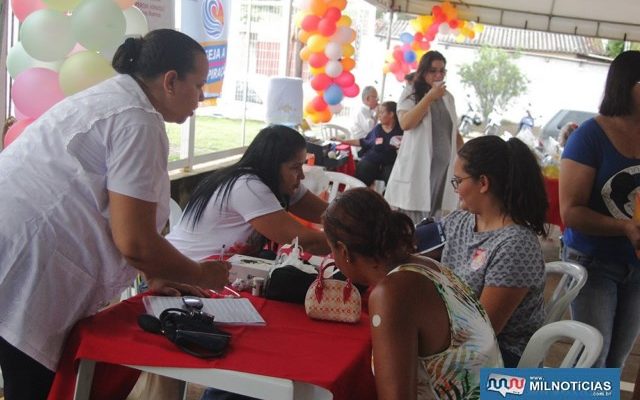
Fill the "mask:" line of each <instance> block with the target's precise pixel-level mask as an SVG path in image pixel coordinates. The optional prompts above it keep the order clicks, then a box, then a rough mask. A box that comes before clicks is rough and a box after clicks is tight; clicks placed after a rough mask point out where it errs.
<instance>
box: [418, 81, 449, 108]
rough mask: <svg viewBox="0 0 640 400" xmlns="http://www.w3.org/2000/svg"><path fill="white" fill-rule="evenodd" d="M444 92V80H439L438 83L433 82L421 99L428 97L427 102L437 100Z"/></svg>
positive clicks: (445, 87) (445, 86)
mask: <svg viewBox="0 0 640 400" xmlns="http://www.w3.org/2000/svg"><path fill="white" fill-rule="evenodd" d="M446 92H447V85H445V83H444V82H440V83H438V82H434V83H433V86H431V89H429V91H428V92H427V94H426V95H425V96H424V97H423V99H424V98H427V97H428V101H429V103H431V102H433V101H435V100H438V99H439V98H441V97H442V96H444V94H445V93H446Z"/></svg>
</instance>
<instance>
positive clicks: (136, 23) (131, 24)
mask: <svg viewBox="0 0 640 400" xmlns="http://www.w3.org/2000/svg"><path fill="white" fill-rule="evenodd" d="M122 13H123V14H124V19H125V21H126V26H127V29H126V31H125V33H124V35H125V36H126V37H129V36H144V35H146V34H147V33H148V32H149V24H148V23H147V17H145V16H144V14H143V13H142V11H140V9H139V8H138V7H136V6H131V7H129V8H125V9H124V10H122Z"/></svg>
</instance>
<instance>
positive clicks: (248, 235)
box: [167, 125, 329, 260]
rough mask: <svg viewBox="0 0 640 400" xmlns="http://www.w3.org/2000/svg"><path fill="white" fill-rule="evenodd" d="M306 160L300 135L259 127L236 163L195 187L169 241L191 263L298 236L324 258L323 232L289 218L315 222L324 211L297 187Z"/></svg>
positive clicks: (322, 205) (321, 204)
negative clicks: (268, 241) (188, 258)
mask: <svg viewBox="0 0 640 400" xmlns="http://www.w3.org/2000/svg"><path fill="white" fill-rule="evenodd" d="M305 159H306V142H305V140H304V138H303V137H302V135H300V133H298V132H297V131H295V130H293V129H291V128H288V127H286V126H282V125H271V126H268V127H266V128H264V129H262V130H261V131H260V133H258V135H257V136H256V138H255V139H254V140H253V142H251V144H250V145H249V147H248V148H247V151H246V152H245V153H244V155H243V156H242V158H241V159H240V161H238V162H237V163H235V164H233V165H231V166H229V167H226V168H223V169H220V170H218V171H215V172H214V173H212V174H211V175H209V176H208V177H207V178H205V179H204V180H203V181H202V182H201V183H200V184H199V185H198V187H196V189H195V191H194V192H193V195H192V196H191V199H190V200H189V203H188V204H187V207H186V208H185V211H184V213H183V215H182V218H181V220H180V223H179V224H178V225H177V226H175V227H174V228H172V230H171V232H170V233H169V235H168V236H167V239H168V240H169V241H170V242H171V243H172V244H173V245H174V246H176V247H177V248H178V249H179V250H180V251H182V253H183V254H185V255H186V256H188V257H190V258H192V259H194V260H201V259H204V258H207V257H210V256H215V255H218V254H221V253H222V252H223V251H226V252H227V253H239V254H246V255H256V254H258V253H259V252H260V251H261V250H262V248H263V247H264V245H265V243H266V241H267V240H270V241H273V242H276V243H279V244H284V243H289V242H291V241H292V240H293V239H294V238H295V237H296V236H297V237H298V239H299V243H300V244H301V245H302V247H303V248H304V250H305V251H308V252H311V253H314V254H327V253H328V252H329V247H328V244H327V241H326V238H325V235H324V233H323V232H321V231H318V230H315V229H312V228H308V227H306V226H304V225H302V224H301V223H299V222H298V221H296V219H295V218H294V217H293V216H291V214H294V215H296V216H298V217H300V218H303V219H305V220H307V221H311V222H316V223H319V222H320V216H321V215H322V213H323V212H324V210H325V209H326V208H327V203H326V202H325V201H323V200H322V199H320V198H319V197H318V196H316V195H314V194H313V193H311V192H310V191H308V190H307V189H306V188H305V187H304V185H302V184H301V183H300V181H301V180H302V179H304V173H303V172H302V165H303V164H304V163H305ZM290 213H291V214H290Z"/></svg>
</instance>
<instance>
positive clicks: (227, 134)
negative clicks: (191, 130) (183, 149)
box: [166, 116, 265, 161]
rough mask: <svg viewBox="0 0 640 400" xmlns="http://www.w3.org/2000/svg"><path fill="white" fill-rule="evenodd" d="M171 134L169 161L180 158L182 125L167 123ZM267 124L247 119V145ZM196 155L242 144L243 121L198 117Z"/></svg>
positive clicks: (168, 131)
mask: <svg viewBox="0 0 640 400" xmlns="http://www.w3.org/2000/svg"><path fill="white" fill-rule="evenodd" d="M166 126H167V135H168V136H169V161H174V160H178V159H180V130H181V128H182V126H181V125H178V124H166ZM264 126H265V123H264V122H263V121H255V120H246V123H245V130H246V139H245V145H248V144H249V143H251V141H252V140H253V138H254V137H255V136H256V135H257V134H258V131H260V129H262V128H263V127H264ZM195 142H196V143H195V149H194V152H195V155H201V154H207V153H213V152H216V151H221V150H227V149H232V148H235V147H240V146H242V121H241V120H239V119H229V118H220V117H206V116H198V117H196V135H195Z"/></svg>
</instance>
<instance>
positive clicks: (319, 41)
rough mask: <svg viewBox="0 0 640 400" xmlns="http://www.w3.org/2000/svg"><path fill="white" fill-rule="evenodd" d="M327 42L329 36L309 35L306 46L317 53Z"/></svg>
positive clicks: (322, 49)
mask: <svg viewBox="0 0 640 400" xmlns="http://www.w3.org/2000/svg"><path fill="white" fill-rule="evenodd" d="M328 42H329V38H328V37H326V36H322V35H319V34H316V35H311V36H310V37H309V39H308V40H307V47H308V48H309V50H311V52H313V53H318V52H321V51H324V48H325V46H326V45H327V43H328Z"/></svg>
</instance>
